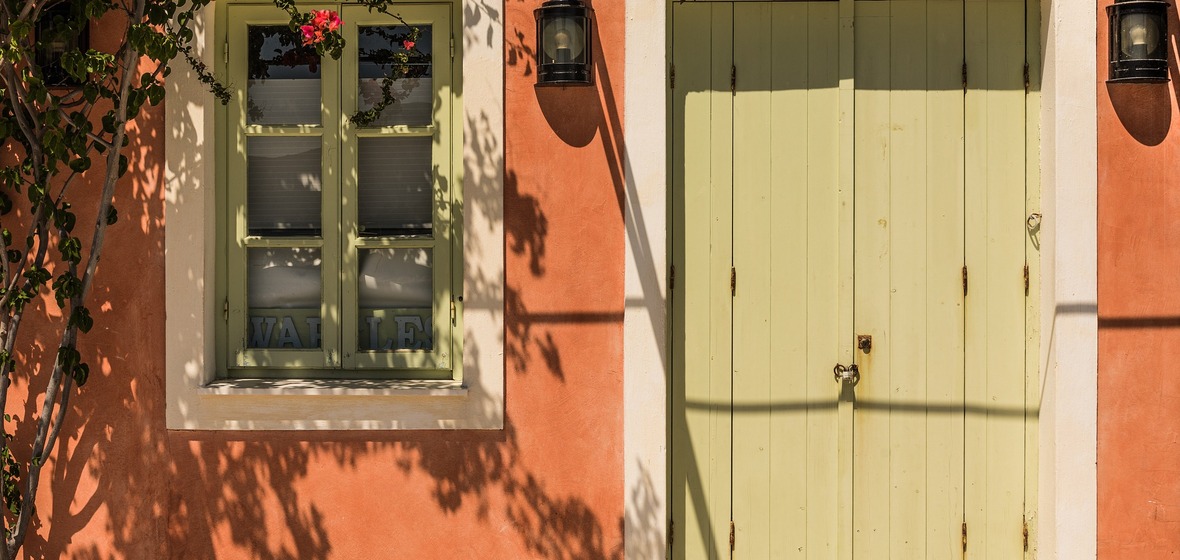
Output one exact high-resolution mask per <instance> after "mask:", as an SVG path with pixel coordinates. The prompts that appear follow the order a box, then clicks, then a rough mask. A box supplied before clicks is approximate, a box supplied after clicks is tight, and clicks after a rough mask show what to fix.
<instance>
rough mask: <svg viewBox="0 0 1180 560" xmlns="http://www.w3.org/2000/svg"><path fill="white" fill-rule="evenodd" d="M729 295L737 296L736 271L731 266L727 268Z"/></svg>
mask: <svg viewBox="0 0 1180 560" xmlns="http://www.w3.org/2000/svg"><path fill="white" fill-rule="evenodd" d="M729 295H730V297H733V296H736V295H737V269H736V268H734V267H732V266H731V267H729Z"/></svg>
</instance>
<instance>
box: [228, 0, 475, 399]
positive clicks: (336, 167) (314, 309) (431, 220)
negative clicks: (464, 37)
mask: <svg viewBox="0 0 1180 560" xmlns="http://www.w3.org/2000/svg"><path fill="white" fill-rule="evenodd" d="M301 9H330V10H337V11H339V13H340V16H341V18H342V19H343V20H344V26H343V33H344V38H345V40H346V42H347V47H346V49H345V52H344V55H343V56H342V57H341V58H340V60H339V61H336V60H332V59H331V58H330V57H327V56H324V57H320V56H318V55H317V54H316V52H315V50H314V48H311V47H306V46H303V45H301V40H300V38H299V36H298V33H296V32H292V31H291V30H290V29H289V28H288V27H287V21H288V20H287V16H286V14H284V13H283V12H281V11H279V10H278V9H275V8H274V7H273V6H265V5H240V4H239V5H230V6H228V7H227V12H228V14H227V18H226V25H227V27H226V39H225V53H226V54H225V57H224V62H225V68H224V75H225V76H226V78H227V80H226V81H227V82H228V83H229V84H230V85H231V87H232V88H233V89H234V96H233V99H232V101H231V102H230V104H229V105H228V107H227V108H226V110H225V119H224V123H225V126H224V127H223V130H222V132H221V135H222V137H223V138H224V143H225V149H224V151H223V154H224V158H225V164H224V179H223V181H222V185H221V187H220V189H219V200H220V203H221V204H220V206H221V209H222V211H221V223H220V231H221V232H222V235H223V238H224V239H223V241H224V243H223V244H222V247H223V248H224V250H223V255H221V259H222V260H221V263H222V265H223V266H222V268H221V270H223V271H224V274H223V275H222V278H223V279H224V287H223V288H222V292H223V295H224V298H225V300H224V301H225V309H224V314H223V315H224V317H223V319H224V328H223V329H222V330H223V332H222V336H221V339H222V340H221V342H222V349H223V351H221V352H219V353H220V354H221V356H220V359H221V360H222V364H223V366H224V367H223V369H222V371H226V372H228V375H229V376H230V377H318V378H332V377H335V378H411V379H450V378H452V377H454V376H455V372H456V371H457V369H456V368H455V362H456V361H458V360H457V355H458V351H459V348H458V345H459V338H460V337H457V336H455V332H456V331H457V329H458V318H457V316H456V312H455V309H456V302H455V301H454V286H455V285H456V283H457V282H458V279H457V278H456V275H457V272H458V269H459V268H460V267H459V266H458V265H456V264H455V262H454V258H455V256H457V255H461V250H460V248H459V247H458V246H457V244H458V240H459V239H460V238H461V237H460V235H459V232H458V227H457V224H456V222H457V221H458V220H456V216H455V215H454V213H455V208H456V207H457V206H458V205H459V203H460V200H459V193H458V192H457V190H458V185H457V181H455V180H454V177H453V161H452V160H453V158H454V155H453V154H454V153H455V151H454V149H453V146H452V143H453V142H454V141H455V140H457V139H456V138H453V136H454V135H455V133H454V130H453V128H452V123H451V114H452V110H453V105H455V102H454V99H453V96H454V88H453V74H452V70H453V68H454V67H455V61H454V52H453V42H452V40H451V37H452V29H451V17H452V12H451V9H452V8H451V5H450V4H417V5H404V6H397V11H398V13H399V14H400V15H401V16H402V17H403V18H404V19H405V21H406V22H407V23H409V24H410V25H412V26H414V27H417V28H418V29H419V30H420V34H419V37H418V40H417V41H416V44H415V45H413V48H412V49H409V50H408V51H407V49H406V48H405V44H404V41H405V39H406V34H407V32H408V31H409V28H407V27H405V26H404V25H403V24H402V23H400V22H398V21H397V20H396V19H394V18H392V17H389V16H386V15H383V14H379V13H370V12H369V11H368V10H367V9H366V8H363V7H359V6H350V5H347V4H326V5H309V6H303V5H301ZM399 51H407V52H409V53H410V65H409V70H408V71H407V72H406V74H405V75H404V77H402V78H400V79H398V80H396V82H395V85H394V87H393V92H394V94H395V96H396V97H397V102H396V103H395V104H393V105H391V106H389V107H387V108H386V109H385V110H384V111H383V112H382V113H381V117H380V118H379V119H378V120H376V121H375V122H373V123H372V124H371V125H366V126H357V125H355V124H353V123H352V122H351V121H350V120H349V117H350V116H352V115H353V114H355V113H356V112H357V111H358V110H365V109H367V108H369V107H371V106H372V105H373V103H375V102H376V101H377V100H379V99H380V98H381V81H382V78H383V77H384V76H385V75H386V74H388V73H389V72H391V71H392V65H390V64H389V63H388V59H387V55H388V54H390V53H393V52H399Z"/></svg>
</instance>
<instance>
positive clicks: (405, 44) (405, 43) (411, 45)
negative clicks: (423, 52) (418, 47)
mask: <svg viewBox="0 0 1180 560" xmlns="http://www.w3.org/2000/svg"><path fill="white" fill-rule="evenodd" d="M402 46H403V47H405V48H406V50H407V51H408V50H410V49H412V48H414V42H413V41H410V40H406V41H402Z"/></svg>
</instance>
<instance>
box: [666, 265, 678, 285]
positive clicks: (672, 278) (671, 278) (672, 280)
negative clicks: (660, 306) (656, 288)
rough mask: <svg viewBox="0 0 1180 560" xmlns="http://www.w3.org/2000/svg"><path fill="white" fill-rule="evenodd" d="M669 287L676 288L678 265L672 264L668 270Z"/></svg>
mask: <svg viewBox="0 0 1180 560" xmlns="http://www.w3.org/2000/svg"><path fill="white" fill-rule="evenodd" d="M668 289H669V290H675V289H676V265H672V268H671V270H669V271H668Z"/></svg>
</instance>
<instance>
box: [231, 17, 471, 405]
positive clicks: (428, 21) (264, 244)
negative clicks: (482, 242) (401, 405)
mask: <svg viewBox="0 0 1180 560" xmlns="http://www.w3.org/2000/svg"><path fill="white" fill-rule="evenodd" d="M451 8H452V5H451V4H449V3H417V4H399V5H397V6H396V13H398V14H399V15H400V16H401V17H402V18H403V19H404V20H405V21H406V23H408V24H409V25H431V26H432V27H433V29H432V34H431V37H432V45H431V47H432V48H431V52H432V63H433V65H434V68H433V69H432V84H431V86H432V90H433V93H432V97H433V98H434V102H433V108H432V111H431V120H432V121H433V123H432V124H430V125H426V126H402V125H398V126H387V127H380V126H372V127H358V126H356V125H354V124H353V123H351V122H350V121H349V119H348V117H349V116H350V115H352V114H354V113H355V112H356V111H357V105H358V92H359V84H358V77H359V61H358V53H357V46H358V45H359V43H358V41H357V30H358V27H360V26H371V25H391V26H393V25H400V22H398V21H397V20H396V19H394V18H392V17H390V16H388V15H385V14H380V13H370V12H369V11H368V10H367V9H366V8H364V7H363V6H359V5H356V4H349V3H347V2H336V3H325V2H316V3H314V4H307V5H300V9H301V10H312V9H320V10H322V9H329V10H337V11H339V12H340V14H341V17H342V18H343V20H344V25H343V27H342V32H343V34H344V38H345V41H346V43H347V46H346V48H345V50H344V53H343V54H342V56H341V58H340V60H333V59H331V57H328V56H324V57H322V58H321V62H320V64H321V68H320V85H321V100H322V104H321V123H324V125H319V126H317V125H295V126H276V125H251V124H248V123H247V121H246V104H247V99H246V95H247V91H246V81H247V76H248V66H249V60H248V59H247V56H248V54H247V55H246V56H238V54H237V53H238V52H241V51H243V50H244V49H245V46H246V45H247V43H248V29H249V27H250V26H252V25H286V24H287V22H288V21H289V16H287V14H286V13H285V12H283V11H282V10H279V9H278V8H275V7H274V6H273V4H271V3H270V2H266V3H256V2H238V3H232V4H230V5H228V6H226V7H225V8H224V10H225V11H226V12H228V14H227V16H226V17H225V19H224V20H223V21H226V22H227V27H226V28H225V33H226V36H225V39H224V41H223V42H222V44H223V48H224V49H226V50H225V51H224V52H223V56H222V58H221V60H220V62H221V63H222V64H221V65H220V66H219V70H221V73H220V75H224V76H226V77H227V79H228V82H229V83H230V84H231V86H230V87H231V90H232V92H233V97H232V99H231V101H230V104H229V105H228V106H226V107H225V108H224V109H223V110H222V111H220V117H221V122H223V123H224V124H223V127H224V133H223V134H219V136H218V139H219V140H220V141H221V142H222V144H221V145H219V146H218V149H219V150H220V151H221V154H220V156H221V157H219V158H218V162H219V163H222V164H223V165H221V166H219V168H218V176H219V183H218V189H217V197H218V231H219V233H221V234H222V238H220V239H219V240H218V242H217V243H218V247H220V248H221V249H220V250H218V251H217V258H218V260H217V271H218V274H219V278H218V283H217V290H218V291H217V297H218V298H219V299H220V300H222V301H223V302H224V304H223V305H224V309H225V313H224V315H223V319H224V322H223V324H222V325H220V328H219V331H218V339H217V341H218V348H217V358H218V371H219V372H220V373H221V376H222V377H224V378H231V379H269V378H292V379H369V378H377V379H419V380H420V379H434V380H450V381H455V382H460V383H461V382H462V380H463V371H462V363H463V362H462V337H460V336H453V335H452V333H457V332H462V323H461V317H462V312H461V304H462V296H461V293H460V290H459V289H457V286H456V285H457V284H458V285H461V278H462V267H461V262H462V259H461V258H456V256H457V255H462V244H461V240H462V238H463V235H462V221H461V215H459V216H452V215H451V212H450V210H451V209H452V208H461V206H462V205H461V203H460V202H461V201H462V186H461V181H458V180H455V175H456V171H457V170H456V166H455V163H454V162H455V161H456V160H457V159H458V158H459V157H460V155H459V154H457V153H456V151H457V150H456V142H454V141H452V139H453V138H461V137H462V136H461V131H460V132H459V133H458V134H456V131H455V130H454V129H455V127H454V126H453V123H454V121H455V119H454V114H455V108H456V106H458V105H459V100H458V99H457V97H458V96H457V95H456V89H455V87H454V83H455V82H456V81H457V76H456V72H455V69H457V68H461V67H462V58H461V53H460V52H457V51H458V49H454V47H453V45H454V43H453V40H452V39H451V37H453V36H454V33H455V30H454V27H455V26H454V24H453V23H452V22H453V20H454V14H453V10H452V9H451ZM448 54H449V56H448ZM331 122H339V123H340V125H339V126H336V127H332V126H327V123H331ZM283 136H286V137H306V136H319V137H320V138H322V144H321V158H322V161H321V170H322V176H321V185H322V189H323V195H322V198H321V200H322V201H323V202H324V205H323V206H322V208H321V216H322V220H323V226H322V231H321V235H320V236H319V237H318V238H312V237H293V238H278V237H274V236H270V237H267V236H251V235H249V232H248V231H247V225H246V212H245V209H246V189H243V188H236V187H235V186H236V185H239V184H245V180H246V169H247V158H246V149H245V144H246V142H247V141H248V139H249V138H255V137H283ZM423 136H430V137H432V138H434V142H432V146H433V147H432V158H431V159H432V161H431V165H432V166H433V169H434V173H433V175H434V177H433V181H434V192H435V196H441V197H442V198H444V199H445V200H443V201H442V203H435V204H434V206H435V211H434V212H433V228H432V230H433V234H432V236H431V238H430V239H425V238H394V237H376V238H369V237H361V236H360V235H359V232H358V231H357V224H358V218H357V204H356V202H355V201H356V197H355V195H356V194H357V188H358V181H357V170H358V147H359V140H360V139H361V138H372V137H382V138H396V137H423ZM332 200H339V201H340V204H339V205H329V204H327V202H328V201H332ZM296 247H308V248H311V247H314V248H319V249H320V250H321V259H322V263H323V264H322V265H321V269H320V270H321V279H322V298H321V310H320V317H321V323H320V329H321V346H320V348H319V352H316V351H315V350H314V349H300V350H294V349H275V348H266V349H263V348H248V347H247V345H246V344H245V342H246V339H247V337H249V336H250V333H249V310H248V309H247V303H246V291H247V270H246V262H247V259H246V252H247V251H248V250H249V249H254V248H296ZM396 248H426V249H429V250H430V251H431V259H432V280H433V282H432V284H433V293H434V296H433V299H432V306H431V307H432V316H433V320H432V330H433V333H432V338H433V341H434V344H433V345H432V349H431V351H393V352H366V351H360V350H359V349H354V348H356V347H357V339H358V337H359V336H360V333H359V328H358V326H359V321H360V319H361V311H360V308H359V298H358V296H357V282H358V274H359V270H358V266H359V262H358V256H359V252H360V251H362V250H366V249H396ZM333 277H338V278H339V281H336V282H332V281H331V280H332V279H333ZM334 316H335V317H339V318H340V319H339V321H338V322H335V323H333V322H332V321H331V320H330V319H329V318H330V317H334ZM234 341H237V342H234Z"/></svg>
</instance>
